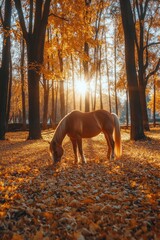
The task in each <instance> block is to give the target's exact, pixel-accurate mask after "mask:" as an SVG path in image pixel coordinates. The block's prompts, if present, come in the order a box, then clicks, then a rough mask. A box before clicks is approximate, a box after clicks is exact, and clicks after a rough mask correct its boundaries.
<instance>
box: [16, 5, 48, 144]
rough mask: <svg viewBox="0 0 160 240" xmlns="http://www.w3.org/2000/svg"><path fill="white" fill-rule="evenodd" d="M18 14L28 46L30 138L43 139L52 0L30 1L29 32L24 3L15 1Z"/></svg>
mask: <svg viewBox="0 0 160 240" xmlns="http://www.w3.org/2000/svg"><path fill="white" fill-rule="evenodd" d="M14 2H15V6H16V9H17V12H18V16H19V21H20V25H21V29H22V32H23V37H24V39H25V41H26V45H27V58H28V94H29V136H28V139H39V138H41V127H40V110H39V80H40V67H41V65H42V63H43V53H44V42H45V33H46V26H47V22H48V15H49V8H50V2H51V0H44V1H42V0H36V1H35V3H34V2H33V0H30V12H29V23H28V26H29V27H28V31H27V24H26V23H25V15H24V13H23V10H22V1H20V0H14Z"/></svg>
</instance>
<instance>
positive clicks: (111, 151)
mask: <svg viewBox="0 0 160 240" xmlns="http://www.w3.org/2000/svg"><path fill="white" fill-rule="evenodd" d="M104 135H105V138H106V141H107V143H108V152H107V158H108V159H114V140H113V136H112V134H110V133H109V134H107V133H104Z"/></svg>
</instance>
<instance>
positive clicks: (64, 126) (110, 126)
mask: <svg viewBox="0 0 160 240" xmlns="http://www.w3.org/2000/svg"><path fill="white" fill-rule="evenodd" d="M100 132H103V133H104V136H105V138H106V141H107V144H108V153H107V157H108V159H110V158H112V159H114V154H115V155H116V156H117V157H120V156H121V154H122V146H121V134H120V125H119V120H118V117H117V115H116V114H114V113H112V114H111V113H109V112H107V111H105V110H97V111H94V112H85V113H83V112H80V111H72V112H70V113H69V114H67V115H66V116H65V117H64V118H63V119H62V120H61V121H60V123H59V124H58V126H57V128H56V130H55V134H54V137H53V139H52V141H51V143H50V152H51V155H52V158H53V162H54V163H57V162H59V161H60V160H61V157H62V155H63V148H62V141H63V139H64V137H65V136H66V135H68V136H69V137H70V140H71V142H72V145H73V151H74V155H75V163H77V162H78V155H77V146H78V150H79V153H80V156H81V159H82V162H83V163H85V162H86V160H85V157H84V154H83V149H82V138H92V137H94V136H96V135H98V134H99V133H100ZM113 136H114V140H113Z"/></svg>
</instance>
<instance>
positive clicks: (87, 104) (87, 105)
mask: <svg viewBox="0 0 160 240" xmlns="http://www.w3.org/2000/svg"><path fill="white" fill-rule="evenodd" d="M84 52H85V53H86V55H87V56H89V45H88V43H87V42H85V44H84ZM83 68H84V78H85V82H86V92H85V112H89V110H90V101H89V99H90V91H89V70H88V61H83Z"/></svg>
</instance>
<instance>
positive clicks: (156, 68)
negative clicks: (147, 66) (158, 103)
mask: <svg viewBox="0 0 160 240" xmlns="http://www.w3.org/2000/svg"><path fill="white" fill-rule="evenodd" d="M159 67H160V58H159V60H158V62H157V64H156V67H155V69H154V70H153V71H151V72H150V73H149V74H148V75H147V76H146V83H147V82H148V79H149V78H150V77H151V76H152V75H154V74H155V73H156V72H157V71H158V69H159Z"/></svg>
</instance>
